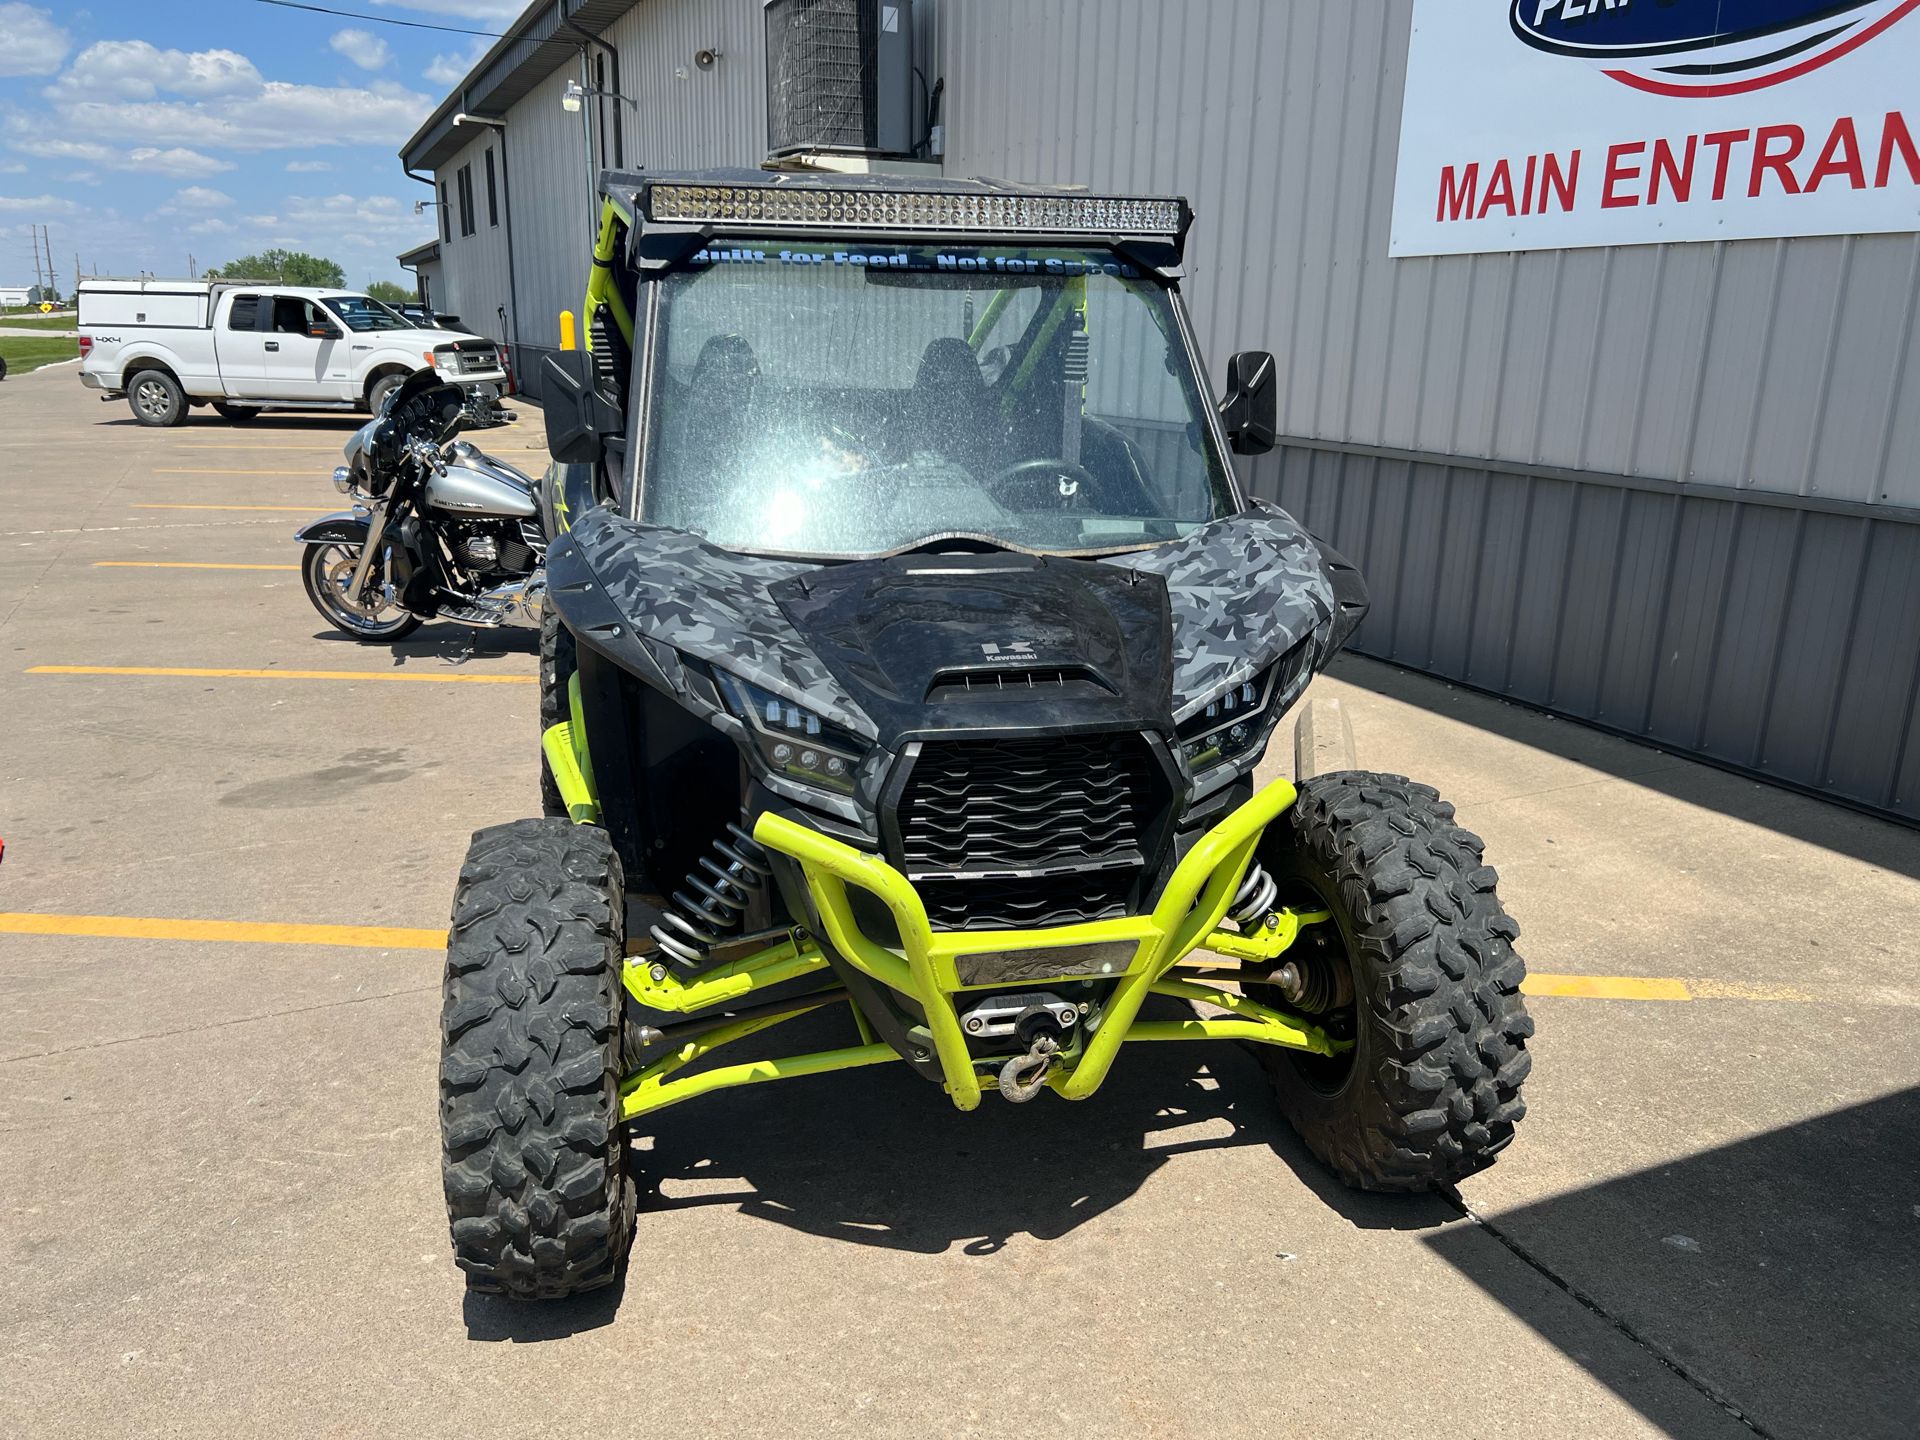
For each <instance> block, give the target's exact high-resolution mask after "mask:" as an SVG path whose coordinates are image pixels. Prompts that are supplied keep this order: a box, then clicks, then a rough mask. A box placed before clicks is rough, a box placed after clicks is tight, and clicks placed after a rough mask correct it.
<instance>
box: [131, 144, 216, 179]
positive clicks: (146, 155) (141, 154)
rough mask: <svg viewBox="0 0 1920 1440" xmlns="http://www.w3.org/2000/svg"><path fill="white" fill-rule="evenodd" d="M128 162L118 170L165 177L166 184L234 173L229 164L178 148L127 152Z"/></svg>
mask: <svg viewBox="0 0 1920 1440" xmlns="http://www.w3.org/2000/svg"><path fill="white" fill-rule="evenodd" d="M127 159H128V160H129V161H131V162H132V163H131V164H129V165H125V166H121V167H120V168H121V169H128V170H144V171H147V172H148V173H149V174H153V175H164V176H166V177H167V178H168V179H169V180H193V179H198V178H200V177H203V176H207V175H218V174H219V173H220V172H221V171H222V170H231V169H233V162H232V161H231V160H216V159H214V158H213V156H211V155H202V154H201V153H200V152H199V151H198V150H187V149H184V148H182V147H181V146H178V145H175V146H173V147H171V148H169V149H166V150H159V149H155V148H154V147H153V146H151V145H143V146H141V147H140V148H138V149H136V150H129V151H128V152H127Z"/></svg>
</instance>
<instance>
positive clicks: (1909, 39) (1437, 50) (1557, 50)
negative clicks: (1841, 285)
mask: <svg viewBox="0 0 1920 1440" xmlns="http://www.w3.org/2000/svg"><path fill="white" fill-rule="evenodd" d="M1916 11H1920V0H1851V3H1846V0H1842V3H1835V0H1741V3H1729V0H1415V6H1414V12H1413V36H1412V41H1411V43H1410V45H1409V49H1408V55H1407V89H1406V101H1405V104H1404V106H1403V108H1402V110H1401V116H1400V168H1399V171H1398V173H1397V176H1396V178H1395V182H1394V193H1393V238H1392V244H1391V247H1390V249H1389V251H1388V253H1389V254H1392V255H1467V254H1475V253H1480V252H1485V251H1493V250H1563V249H1569V248H1572V247H1575V246H1582V245H1650V244H1660V243H1668V242H1672V241H1680V240H1736V239H1751V238H1754V237H1763V236H1775V235H1847V234H1864V233H1869V232H1879V231H1905V230H1920V14H1916V13H1915V12H1916Z"/></svg>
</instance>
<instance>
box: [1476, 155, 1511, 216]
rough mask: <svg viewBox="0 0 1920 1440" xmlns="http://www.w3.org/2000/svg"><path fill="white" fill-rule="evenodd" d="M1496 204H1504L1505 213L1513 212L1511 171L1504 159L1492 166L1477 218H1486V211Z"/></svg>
mask: <svg viewBox="0 0 1920 1440" xmlns="http://www.w3.org/2000/svg"><path fill="white" fill-rule="evenodd" d="M1496 205H1504V206H1506V208H1507V214H1508V215H1512V214H1514V213H1515V211H1514V208H1513V171H1512V169H1511V168H1510V167H1509V166H1508V165H1507V162H1506V161H1505V160H1502V161H1501V162H1500V163H1499V164H1497V165H1495V166H1494V167H1493V174H1492V175H1491V176H1490V177H1489V178H1488V180H1487V193H1486V197H1485V198H1484V199H1483V200H1481V202H1480V214H1479V216H1478V218H1479V219H1481V220H1484V219H1486V218H1487V212H1488V211H1489V210H1491V209H1493V207H1494V206H1496Z"/></svg>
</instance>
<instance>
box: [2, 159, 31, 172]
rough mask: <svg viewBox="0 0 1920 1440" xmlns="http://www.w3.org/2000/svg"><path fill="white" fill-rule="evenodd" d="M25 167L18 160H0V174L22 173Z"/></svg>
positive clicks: (25, 170) (25, 169)
mask: <svg viewBox="0 0 1920 1440" xmlns="http://www.w3.org/2000/svg"><path fill="white" fill-rule="evenodd" d="M26 173H27V167H26V166H24V165H22V164H21V163H20V162H19V161H18V160H0V175H24V174H26Z"/></svg>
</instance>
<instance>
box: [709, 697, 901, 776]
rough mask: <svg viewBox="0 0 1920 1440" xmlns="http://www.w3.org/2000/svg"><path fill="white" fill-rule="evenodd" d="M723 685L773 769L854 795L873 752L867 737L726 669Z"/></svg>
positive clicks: (728, 705) (770, 767)
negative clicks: (859, 771) (857, 775)
mask: <svg viewBox="0 0 1920 1440" xmlns="http://www.w3.org/2000/svg"><path fill="white" fill-rule="evenodd" d="M720 684H721V688H722V690H723V691H724V692H725V694H726V697H727V708H728V709H729V710H731V711H733V713H734V714H735V715H737V716H739V717H740V718H741V719H742V720H744V721H746V723H747V728H748V729H749V730H750V731H751V732H752V733H753V743H754V748H755V749H757V750H758V751H759V752H760V758H761V759H762V760H764V761H765V762H766V765H767V768H768V769H769V770H771V771H772V772H773V773H774V774H776V775H779V776H782V777H784V778H785V779H788V780H791V781H793V782H794V783H796V784H799V785H811V786H812V787H813V788H814V789H816V790H831V791H833V792H834V793H836V794H839V795H851V794H852V793H853V772H854V768H855V767H856V766H858V765H859V763H860V757H861V756H863V755H865V754H866V752H867V749H868V745H867V742H866V741H864V740H862V739H860V738H859V737H858V736H855V735H849V734H848V733H847V732H846V731H844V730H842V729H840V728H839V727H838V726H835V725H829V724H828V723H827V722H826V721H824V720H822V719H821V718H820V717H819V716H818V715H816V714H814V713H813V712H812V711H811V710H809V709H807V708H806V707H805V706H803V705H796V704H794V703H793V702H792V701H791V700H786V699H783V698H782V697H780V696H778V695H776V694H774V693H773V692H772V691H771V690H763V689H761V688H760V687H759V686H758V685H754V684H750V683H749V682H747V681H745V680H742V679H740V678H739V677H737V676H734V675H728V674H726V673H724V672H722V673H721V675H720Z"/></svg>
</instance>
